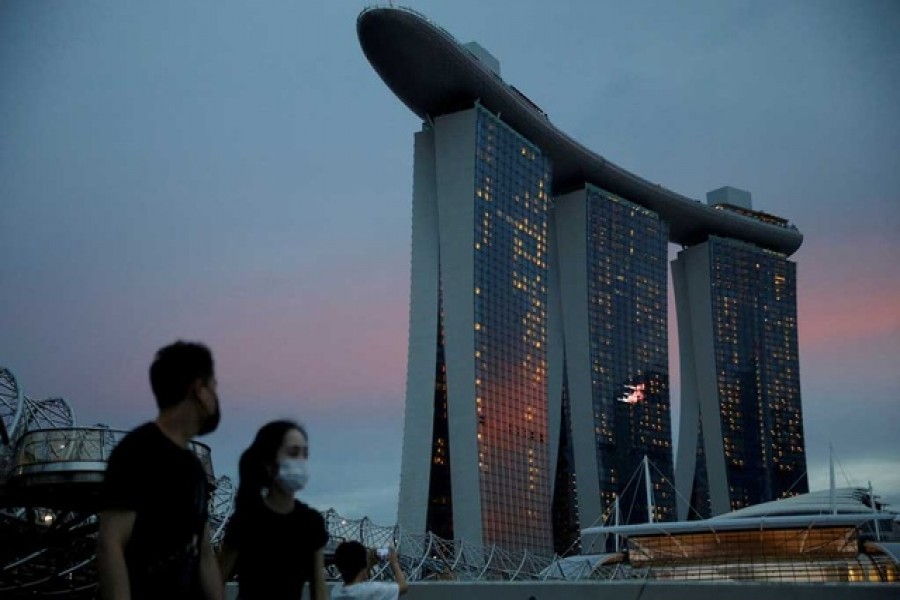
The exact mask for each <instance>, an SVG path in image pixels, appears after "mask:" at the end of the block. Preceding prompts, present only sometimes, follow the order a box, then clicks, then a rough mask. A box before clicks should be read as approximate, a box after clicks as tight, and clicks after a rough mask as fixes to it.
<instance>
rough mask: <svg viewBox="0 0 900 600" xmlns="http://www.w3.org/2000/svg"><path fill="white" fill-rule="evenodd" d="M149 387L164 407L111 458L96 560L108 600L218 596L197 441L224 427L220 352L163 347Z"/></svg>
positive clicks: (208, 488) (208, 487)
mask: <svg viewBox="0 0 900 600" xmlns="http://www.w3.org/2000/svg"><path fill="white" fill-rule="evenodd" d="M150 385H151V388H152V389H153V395H154V396H155V397H156V404H157V406H158V408H159V414H158V416H157V418H156V420H155V421H151V422H149V423H145V424H144V425H141V426H140V427H138V428H137V429H135V430H134V431H132V432H131V433H129V434H128V435H127V436H125V438H123V439H122V441H121V442H120V443H119V444H118V445H117V446H116V448H115V449H114V450H113V452H112V454H111V455H110V457H109V462H108V464H107V469H106V481H105V487H104V498H103V504H104V510H103V512H101V514H100V530H99V535H98V545H97V561H98V566H99V570H100V591H101V595H102V597H103V598H104V599H105V600H141V599H144V598H146V599H151V598H152V599H154V600H157V599H164V600H188V599H191V600H194V599H203V598H205V599H206V600H221V599H222V591H223V590H222V586H221V584H220V574H219V569H218V565H217V563H216V560H215V557H214V555H213V552H212V548H211V546H210V543H209V525H208V523H207V518H208V500H209V495H210V494H211V492H212V483H211V481H210V478H209V476H208V475H207V473H206V471H205V470H204V468H203V465H202V464H201V463H200V460H199V459H198V458H197V455H196V454H195V453H194V451H193V450H192V448H191V444H192V440H193V438H194V437H195V436H198V435H205V434H208V433H211V432H212V431H214V430H215V429H216V427H217V426H218V424H219V419H220V416H221V415H220V411H219V398H218V395H217V394H216V377H215V370H214V366H213V358H212V354H211V353H210V351H209V349H208V348H206V347H205V346H203V345H202V344H197V343H190V342H182V341H179V342H176V343H174V344H171V345H169V346H166V347H164V348H161V349H160V350H159V351H158V352H157V353H156V357H155V359H154V361H153V364H152V365H151V366H150Z"/></svg>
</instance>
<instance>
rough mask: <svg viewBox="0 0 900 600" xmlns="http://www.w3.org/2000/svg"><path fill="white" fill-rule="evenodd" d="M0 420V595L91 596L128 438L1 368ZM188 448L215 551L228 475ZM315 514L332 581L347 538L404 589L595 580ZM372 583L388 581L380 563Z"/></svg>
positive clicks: (508, 555) (532, 557) (552, 564)
mask: <svg viewBox="0 0 900 600" xmlns="http://www.w3.org/2000/svg"><path fill="white" fill-rule="evenodd" d="M0 417H2V418H0V597H2V598H20V597H22V598H24V597H28V598H35V597H48V598H51V597H65V598H67V599H68V598H93V597H95V596H96V593H97V564H96V552H95V547H96V537H97V529H98V518H97V514H98V511H99V506H100V490H101V486H102V482H103V476H104V472H105V469H106V462H107V460H108V459H109V455H110V453H111V452H112V450H113V448H115V446H116V444H117V443H118V442H119V441H120V440H121V439H122V438H123V437H124V436H125V435H126V433H127V431H122V430H118V429H112V428H110V427H108V426H106V425H102V424H97V425H90V426H81V425H78V423H77V422H76V417H75V412H74V411H73V410H72V406H71V405H70V403H69V402H68V401H67V400H66V399H65V398H62V397H51V398H46V399H43V400H34V399H32V398H31V397H29V396H28V395H26V394H25V392H24V390H23V388H22V385H21V383H20V382H19V381H18V379H17V378H16V376H15V374H14V373H13V371H12V370H10V369H8V368H5V367H2V366H0ZM192 449H193V451H194V452H195V453H196V455H197V457H198V458H199V459H200V461H201V463H202V465H203V467H204V469H205V471H206V473H207V476H208V477H209V480H210V482H211V483H213V484H214V486H215V492H214V493H213V495H212V497H211V498H210V504H209V515H210V516H209V519H210V531H211V532H212V538H213V545H217V544H218V543H219V542H220V541H221V538H222V536H223V534H224V531H225V526H226V524H227V522H228V518H229V517H230V516H231V514H232V511H233V510H234V496H235V491H236V489H235V485H234V483H233V482H232V480H231V479H230V478H229V477H227V476H221V477H218V478H216V477H215V475H214V471H213V464H212V454H211V451H210V448H209V447H208V446H206V445H204V444H201V443H198V442H193V443H192ZM322 515H323V517H324V518H325V522H326V525H327V528H328V531H329V536H330V540H329V543H328V545H327V546H326V565H327V569H328V575H329V577H330V578H332V579H338V578H339V574H338V572H337V570H336V569H335V567H334V566H333V565H332V564H331V561H330V557H331V555H332V553H333V552H334V549H335V547H336V546H337V544H339V543H340V542H342V541H347V540H356V541H359V542H361V543H363V544H364V545H366V546H367V547H370V548H375V547H386V546H393V547H394V548H396V549H397V553H398V555H399V558H400V564H401V568H402V569H403V571H404V573H405V574H406V576H407V578H408V579H409V580H410V581H429V580H448V579H452V580H457V581H475V580H504V581H511V580H537V579H548V578H564V579H571V578H573V574H574V578H577V579H580V578H583V577H589V576H592V573H593V572H594V569H593V567H592V566H591V565H589V564H587V563H585V565H583V566H578V565H576V566H575V568H574V570H573V566H572V564H567V565H566V569H563V568H562V565H561V563H560V559H559V558H558V557H548V556H541V555H537V554H533V553H531V552H528V551H519V552H513V551H509V550H505V549H503V548H500V547H497V546H489V547H485V546H481V545H478V544H473V543H469V542H467V541H463V540H445V539H442V538H440V537H438V536H435V535H433V534H431V533H425V534H422V533H412V532H406V531H403V530H401V528H400V527H398V526H380V525H376V524H374V523H372V522H371V521H370V520H369V519H368V518H362V519H350V518H346V517H344V516H341V515H339V514H338V513H337V512H336V511H334V510H333V509H329V510H327V511H325V512H323V513H322ZM573 558H575V557H573ZM373 577H374V578H378V579H389V578H391V577H392V575H391V572H390V569H389V568H387V565H382V566H380V567H378V568H376V570H375V572H374V574H373Z"/></svg>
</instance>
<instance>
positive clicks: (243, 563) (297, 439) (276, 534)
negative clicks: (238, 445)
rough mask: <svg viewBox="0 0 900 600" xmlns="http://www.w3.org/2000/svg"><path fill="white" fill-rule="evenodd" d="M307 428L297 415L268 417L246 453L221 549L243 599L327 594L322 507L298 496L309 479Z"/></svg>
mask: <svg viewBox="0 0 900 600" xmlns="http://www.w3.org/2000/svg"><path fill="white" fill-rule="evenodd" d="M308 455H309V446H308V442H307V437H306V430H304V429H303V427H302V426H300V425H298V424H297V423H294V422H291V421H273V422H271V423H268V424H266V425H264V426H263V427H262V428H261V429H260V430H259V432H258V433H257V434H256V439H254V440H253V444H251V445H250V447H249V448H247V450H245V451H244V453H243V454H242V455H241V460H240V464H239V471H240V473H239V474H240V485H239V486H238V492H237V497H236V499H235V511H234V515H233V516H232V517H231V520H230V521H229V522H228V526H227V528H226V530H225V539H224V541H223V543H222V548H221V550H220V552H219V564H220V567H221V570H222V576H223V578H224V580H225V581H228V580H229V579H230V578H231V576H232V574H234V573H237V575H238V586H239V594H238V598H239V599H240V600H261V599H266V600H269V599H271V600H280V599H284V600H288V599H290V600H295V599H296V600H299V599H300V596H301V594H302V593H303V587H304V586H305V585H306V583H307V582H310V584H311V585H312V590H311V592H312V593H311V594H310V596H311V597H312V598H314V599H315V600H325V599H326V598H327V597H328V593H327V592H328V590H327V588H326V587H325V561H324V557H323V550H322V549H323V547H324V546H325V543H326V542H327V541H328V532H327V531H326V529H325V521H324V519H322V515H320V514H319V513H318V511H316V510H314V509H312V508H310V507H309V506H307V505H306V504H304V503H302V502H300V501H299V500H296V499H295V498H294V495H295V494H296V493H297V492H298V491H300V490H301V489H303V486H304V485H306V479H307V472H306V459H307V456H308Z"/></svg>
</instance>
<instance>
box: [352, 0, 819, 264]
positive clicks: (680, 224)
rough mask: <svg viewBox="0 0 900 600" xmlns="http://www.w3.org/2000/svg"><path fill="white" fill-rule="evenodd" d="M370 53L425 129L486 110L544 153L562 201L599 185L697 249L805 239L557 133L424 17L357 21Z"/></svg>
mask: <svg viewBox="0 0 900 600" xmlns="http://www.w3.org/2000/svg"><path fill="white" fill-rule="evenodd" d="M357 34H358V36H359V41H360V45H361V46H362V49H363V52H364V53H365V55H366V57H367V58H368V60H369V62H370V63H371V64H372V67H373V68H374V69H375V71H376V72H377V73H378V75H379V76H381V78H382V80H384V82H385V83H386V84H387V86H388V87H389V88H390V89H391V90H392V91H393V92H394V93H395V94H396V95H397V97H398V98H399V99H400V100H401V101H402V102H403V103H404V104H406V106H407V107H409V109H410V110H411V111H413V112H414V113H415V114H416V115H418V116H419V117H420V118H421V119H422V120H423V121H429V120H431V119H435V118H437V117H439V116H441V115H446V114H450V113H453V112H457V111H461V110H466V109H469V108H471V107H472V106H474V105H475V104H476V103H480V104H481V105H482V106H484V107H485V108H487V109H488V110H490V111H491V112H493V113H495V114H497V115H499V116H500V118H501V119H502V120H503V121H504V122H506V123H507V124H509V125H510V126H511V127H513V128H514V129H515V130H516V131H518V132H519V133H520V134H521V135H523V136H524V137H525V138H527V139H528V140H530V141H531V142H532V143H534V144H535V145H537V146H538V147H539V148H541V150H542V151H543V152H544V153H545V154H546V155H547V156H548V157H549V158H550V160H551V162H552V164H553V173H552V179H553V193H554V194H555V195H557V196H558V195H561V194H565V193H567V192H570V191H573V190H576V189H580V188H581V187H583V186H584V185H585V183H590V184H594V185H596V186H599V187H601V188H603V189H605V190H607V191H610V192H612V193H614V194H617V195H619V196H621V197H623V198H625V199H627V200H630V201H632V202H635V203H637V204H640V205H642V206H644V207H646V208H648V209H650V210H652V211H654V212H656V213H657V214H659V216H660V217H661V218H662V219H663V220H664V221H666V222H667V223H668V225H669V239H670V241H672V242H674V243H677V244H681V245H683V246H689V245H693V244H697V243H700V242H702V241H704V240H705V239H707V237H709V236H710V235H717V236H722V237H728V238H732V239H738V240H743V241H745V242H749V243H752V244H754V245H757V246H760V247H762V248H766V249H769V250H774V251H776V252H779V253H783V254H786V255H790V254H793V253H794V252H796V250H797V249H798V248H799V247H800V244H801V243H802V242H803V235H802V234H801V233H800V232H799V231H798V230H797V229H796V227H794V226H793V225H790V224H787V223H786V224H784V225H778V224H773V223H771V222H770V223H766V222H762V221H760V220H757V219H754V218H753V217H751V216H747V215H743V214H739V213H736V212H732V211H725V210H717V209H715V208H713V207H711V206H708V205H706V204H704V203H702V202H700V201H697V200H694V199H691V198H688V197H686V196H682V195H681V194H678V193H676V192H673V191H671V190H669V189H666V188H664V187H663V186H661V185H658V184H655V183H652V182H650V181H647V180H646V179H643V178H642V177H640V176H638V175H636V174H634V173H631V172H629V171H627V170H625V169H623V168H622V167H619V166H618V165H616V164H614V163H612V162H610V161H609V160H607V159H606V158H604V157H602V156H600V155H599V154H596V153H595V152H593V151H591V150H589V149H588V148H586V147H584V146H583V145H581V144H580V143H578V142H577V141H575V140H574V139H572V138H571V137H569V136H568V135H566V134H565V133H563V132H562V131H560V130H559V129H558V128H556V127H555V126H554V125H553V123H551V122H550V119H549V118H548V117H547V115H546V113H544V112H543V111H542V110H541V109H540V108H539V107H538V106H537V105H535V104H534V103H533V102H532V101H531V100H529V99H528V98H527V97H526V96H524V95H523V94H522V93H521V92H519V91H518V90H517V89H516V88H515V87H513V86H511V85H509V84H508V83H506V82H505V81H504V80H503V79H502V78H501V77H500V76H499V75H498V74H497V73H495V72H494V70H493V69H492V68H491V66H490V65H488V64H487V63H485V62H483V61H482V60H480V59H479V58H478V57H477V56H476V55H475V54H474V53H473V52H472V51H470V50H469V49H468V48H466V47H465V46H463V45H462V44H460V43H459V42H458V41H457V40H456V39H454V38H453V36H451V35H450V34H449V33H447V32H446V31H445V30H443V29H442V28H440V27H438V26H437V25H434V24H433V23H431V22H430V21H429V20H428V19H427V18H425V17H424V16H422V15H420V14H418V13H416V12H414V11H411V10H409V9H403V8H393V7H392V8H385V7H378V8H369V9H366V10H364V11H363V12H362V13H360V15H359V18H358V19H357Z"/></svg>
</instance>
